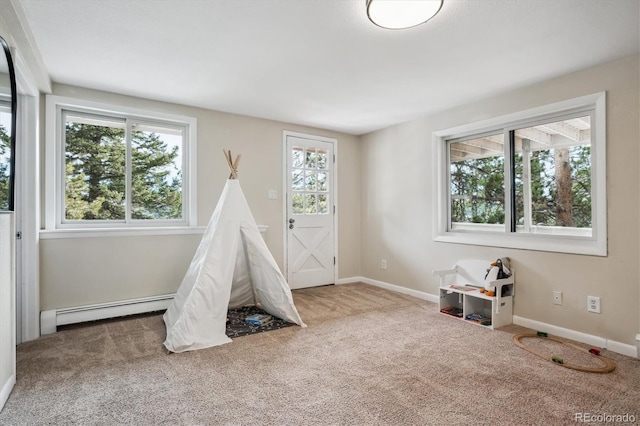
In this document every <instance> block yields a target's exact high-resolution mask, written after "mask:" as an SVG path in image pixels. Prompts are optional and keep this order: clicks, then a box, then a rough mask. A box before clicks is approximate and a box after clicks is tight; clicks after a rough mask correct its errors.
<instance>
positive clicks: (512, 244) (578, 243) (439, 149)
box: [432, 92, 607, 256]
mask: <svg viewBox="0 0 640 426" xmlns="http://www.w3.org/2000/svg"><path fill="white" fill-rule="evenodd" d="M585 108H590V109H593V110H594V111H595V120H594V122H593V123H592V129H591V140H592V145H591V167H592V168H591V182H592V183H591V188H592V189H591V190H592V199H591V203H592V214H593V216H592V217H593V227H592V235H591V236H590V237H581V236H566V235H558V234H541V233H538V234H535V233H531V234H523V233H511V232H491V231H490V230H489V229H487V230H484V231H480V230H474V229H473V225H471V226H464V227H462V228H463V229H459V230H456V231H452V230H449V229H448V228H449V227H448V220H449V209H450V207H449V206H450V194H449V191H448V176H449V170H448V159H447V149H446V146H447V144H446V141H447V140H449V139H453V138H461V137H465V136H471V135H474V134H477V133H483V132H489V131H494V130H496V129H505V128H509V129H512V128H514V127H517V126H521V125H522V124H523V123H524V124H526V123H528V122H530V121H532V120H539V119H544V118H546V117H549V118H553V117H554V116H556V115H560V114H571V113H574V112H577V111H580V110H584V109H585ZM432 149H433V151H432V152H433V154H434V155H433V156H432V158H433V170H435V173H436V176H435V179H434V180H433V185H434V187H433V193H434V194H435V195H436V202H434V203H433V206H434V211H433V218H434V220H433V234H434V240H435V241H438V242H445V243H459V244H472V245H479V246H493V247H505V248H515V249H526V250H539V251H550V252H561V253H574V254H584V255H593V256H607V194H606V191H607V188H606V175H607V174H606V94H605V92H600V93H595V94H592V95H586V96H582V97H579V98H575V99H570V100H567V101H562V102H558V103H554V104H551V105H545V106H542V107H538V108H532V109H529V110H525V111H520V112H516V113H512V114H507V115H504V116H500V117H494V118H491V119H488V120H484V121H479V122H475V123H470V124H465V125H462V126H458V127H453V128H450V129H444V130H439V131H436V132H434V133H433V147H432ZM508 189H509V188H505V192H506V193H507V194H508V193H509V192H510V191H508ZM500 228H502V229H504V227H502V226H500ZM494 230H495V231H498V229H496V228H494Z"/></svg>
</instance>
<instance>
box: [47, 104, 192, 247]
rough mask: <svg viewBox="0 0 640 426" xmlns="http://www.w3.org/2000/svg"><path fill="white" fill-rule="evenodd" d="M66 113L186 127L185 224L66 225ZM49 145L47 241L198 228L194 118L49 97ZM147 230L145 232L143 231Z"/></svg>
mask: <svg viewBox="0 0 640 426" xmlns="http://www.w3.org/2000/svg"><path fill="white" fill-rule="evenodd" d="M63 109H67V110H73V111H81V112H88V113H92V114H100V115H113V116H116V117H123V116H127V117H130V118H137V119H140V120H151V121H163V122H168V123H170V124H175V125H180V126H186V127H187V129H188V130H187V134H186V143H185V146H184V156H183V161H184V164H183V166H184V167H185V170H186V171H187V173H184V175H183V179H184V184H185V191H184V193H183V197H184V198H185V201H184V220H183V221H181V222H180V223H178V224H177V223H176V222H175V221H151V222H149V223H140V222H139V221H136V222H135V223H134V222H132V223H124V222H117V223H86V224H84V223H63V220H62V219H63V215H62V213H61V212H63V211H64V206H63V205H62V194H63V191H62V186H61V185H62V183H63V179H62V174H61V164H62V157H61V156H62V130H63V129H62V124H61V117H60V113H61V111H62V110H63ZM45 126H46V130H45V137H46V144H45V162H46V170H45V185H44V186H45V200H44V201H45V218H44V219H45V220H44V225H45V226H44V231H43V232H42V234H43V236H45V235H46V237H45V238H47V237H48V238H55V237H54V236H52V234H55V233H61V234H64V236H65V237H66V238H71V237H74V236H83V235H85V234H90V235H92V236H106V235H108V234H109V233H117V234H118V235H129V234H131V235H141V233H142V234H145V235H147V234H149V235H155V234H175V233H192V231H193V229H192V228H195V227H197V221H198V219H197V210H198V209H197V194H196V190H197V161H196V158H197V155H196V149H197V148H196V147H197V120H196V118H194V117H188V116H182V115H176V114H167V113H162V112H155V111H147V110H141V109H137V108H130V107H123V106H117V105H111V104H104V103H99V102H93V101H87V100H83V99H76V98H69V97H64V96H56V95H47V96H46V124H45ZM143 229H144V230H143Z"/></svg>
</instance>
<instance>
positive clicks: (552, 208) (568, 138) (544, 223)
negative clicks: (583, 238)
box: [514, 115, 592, 235]
mask: <svg viewBox="0 0 640 426" xmlns="http://www.w3.org/2000/svg"><path fill="white" fill-rule="evenodd" d="M590 123H591V119H590V116H589V115H584V116H580V117H576V118H571V119H567V120H562V121H553V122H549V123H545V124H541V125H536V126H532V127H526V128H520V129H517V130H515V131H514V136H515V141H514V142H515V143H514V146H515V150H514V151H515V155H514V163H515V194H516V205H515V207H516V209H515V211H516V225H517V231H518V232H545V233H550V232H554V231H555V230H556V229H555V228H564V231H562V230H557V231H558V232H564V233H566V232H567V231H568V230H569V228H582V229H583V231H576V233H579V234H580V235H591V232H590V230H591V227H592V217H591V215H592V209H591V125H590ZM585 231H586V232H585Z"/></svg>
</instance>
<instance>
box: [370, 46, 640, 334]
mask: <svg viewBox="0 0 640 426" xmlns="http://www.w3.org/2000/svg"><path fill="white" fill-rule="evenodd" d="M638 62H639V59H638V57H637V56H636V57H630V58H626V59H622V60H619V61H616V62H612V63H609V64H605V65H602V66H598V67H594V68H591V69H587V70H583V71H580V72H576V73H574V74H570V75H566V76H562V77H559V78H556V79H553V80H550V81H545V82H541V83H539V84H535V85H532V86H529V87H526V88H523V89H519V90H514V91H512V92H509V93H504V94H501V95H499V96H495V97H493V98H491V99H487V100H484V101H480V102H475V103H471V104H468V105H466V106H462V107H459V108H455V109H452V110H449V111H443V112H441V113H438V114H435V115H432V116H429V117H426V118H423V119H419V120H415V121H412V122H409V123H405V124H402V125H398V126H394V127H391V128H387V129H384V130H381V131H378V132H374V133H371V134H368V135H365V136H363V140H362V163H361V170H362V177H361V181H362V185H363V187H362V213H361V217H362V245H361V247H362V252H361V256H362V273H363V275H364V276H366V277H369V278H373V279H377V280H380V281H385V282H389V283H393V284H397V285H401V286H405V287H408V288H411V289H415V290H419V291H424V292H428V293H431V294H437V287H438V282H437V280H436V278H435V277H433V276H432V275H431V271H432V270H433V269H438V268H443V267H450V266H452V265H453V264H454V263H455V261H456V259H461V258H482V259H495V258H497V257H500V256H509V257H510V258H511V259H512V261H513V266H514V267H515V269H516V271H517V275H516V298H515V306H514V310H515V315H518V316H521V317H524V318H528V319H531V320H536V321H541V322H544V323H549V324H553V325H556V326H559V327H564V328H568V329H572V330H576V331H580V332H584V333H588V334H592V335H596V336H600V337H603V338H606V339H611V340H615V341H618V342H622V343H626V344H635V335H636V333H638V331H639V330H640V309H639V301H640V291H639V283H638V282H639V278H640V272H639V266H638V263H639V262H638V261H639V259H640V257H639V254H640V253H639V242H640V234H639V226H638V225H639V223H638V207H639V184H640V180H639V178H640V176H639V173H638V159H639V154H640V150H639V149H638V143H639V129H638V120H639V116H640V111H639V106H638V104H639V102H638V101H639V97H638V96H639V90H640V89H639V67H638ZM599 91H607V191H608V194H607V195H608V233H609V234H608V238H609V256H608V257H593V256H578V255H569V254H559V253H545V252H535V251H526V250H514V249H499V248H493V247H478V246H471V245H461V244H448V243H436V242H434V241H433V233H432V229H433V228H432V224H433V205H434V204H435V203H436V202H437V200H436V199H435V193H434V187H433V185H434V170H433V169H432V157H431V156H432V151H431V149H432V133H433V132H434V131H436V130H441V129H445V128H449V127H454V126H458V125H463V124H468V123H470V122H474V121H478V120H483V119H486V118H490V117H495V116H500V115H504V114H508V113H512V112H516V111H521V110H525V109H528V108H533V107H536V106H542V105H546V104H549V103H553V102H558V101H562V100H566V99H571V98H574V97H578V96H581V95H587V94H591V93H596V92H599ZM382 258H385V259H387V261H388V269H387V270H381V269H380V260H381V259H382ZM553 290H559V291H562V292H563V296H564V300H563V302H564V303H563V305H562V306H555V305H553V304H552V291H553ZM588 295H593V296H600V298H601V311H602V313H601V314H599V315H598V314H593V313H587V310H586V297H587V296H588Z"/></svg>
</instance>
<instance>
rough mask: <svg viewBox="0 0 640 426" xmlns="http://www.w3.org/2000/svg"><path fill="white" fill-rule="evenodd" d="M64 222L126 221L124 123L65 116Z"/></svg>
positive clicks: (101, 118) (106, 119)
mask: <svg viewBox="0 0 640 426" xmlns="http://www.w3.org/2000/svg"><path fill="white" fill-rule="evenodd" d="M64 124H65V137H64V142H65V143H64V147H65V149H64V157H65V188H64V200H65V209H64V211H65V215H64V217H65V219H67V220H92V221H93V220H115V221H124V220H125V191H126V182H125V164H126V157H125V156H126V141H125V122H124V120H114V119H109V118H106V117H98V116H89V115H78V116H75V115H70V114H69V115H66V117H65V123H64Z"/></svg>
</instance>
